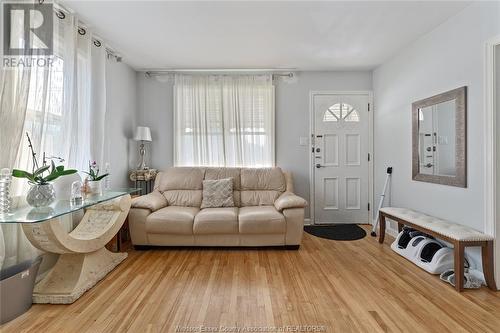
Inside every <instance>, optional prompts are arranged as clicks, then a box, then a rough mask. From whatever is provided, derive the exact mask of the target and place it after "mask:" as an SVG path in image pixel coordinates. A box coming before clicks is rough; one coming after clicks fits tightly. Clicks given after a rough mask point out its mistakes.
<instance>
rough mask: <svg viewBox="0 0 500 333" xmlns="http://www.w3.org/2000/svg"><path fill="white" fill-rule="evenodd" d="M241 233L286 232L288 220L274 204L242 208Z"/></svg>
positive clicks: (240, 215) (240, 213)
mask: <svg viewBox="0 0 500 333" xmlns="http://www.w3.org/2000/svg"><path fill="white" fill-rule="evenodd" d="M238 219H239V230H240V234H284V233H285V232H286V222H285V217H284V216H283V214H281V213H280V212H278V211H277V210H276V208H275V207H274V206H251V207H242V208H240V211H239V214H238Z"/></svg>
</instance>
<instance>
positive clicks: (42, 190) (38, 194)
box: [26, 184, 56, 208]
mask: <svg viewBox="0 0 500 333" xmlns="http://www.w3.org/2000/svg"><path fill="white" fill-rule="evenodd" d="M55 200H56V191H55V190H54V186H53V185H52V184H43V185H40V184H33V185H31V187H30V189H29V191H28V195H27V196H26V201H27V202H28V205H30V206H31V207H37V208H38V207H46V206H49V205H50V204H51V203H53V202H54V201H55Z"/></svg>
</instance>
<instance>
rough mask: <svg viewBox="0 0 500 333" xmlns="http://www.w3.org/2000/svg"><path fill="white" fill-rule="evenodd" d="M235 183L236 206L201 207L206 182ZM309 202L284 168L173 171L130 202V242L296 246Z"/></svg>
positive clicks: (138, 243)
mask: <svg viewBox="0 0 500 333" xmlns="http://www.w3.org/2000/svg"><path fill="white" fill-rule="evenodd" d="M223 178H232V179H233V199H234V204H235V207H225V208H204V209H200V206H201V202H202V194H203V180H204V179H223ZM306 205H307V202H306V201H305V200H304V199H302V198H300V197H298V196H296V195H295V194H293V184H292V177H291V175H290V174H289V173H284V172H282V170H281V169H280V168H265V169H264V168H263V169H255V168H201V167H199V168H198V167H175V168H170V169H168V170H166V171H165V172H160V173H159V174H158V176H157V178H156V180H155V185H154V190H153V192H152V193H150V194H147V195H144V196H141V197H137V198H135V199H133V201H132V209H131V210H130V214H129V227H130V235H131V238H132V244H134V245H135V246H136V247H140V246H141V245H161V246H287V247H289V248H298V247H299V245H300V242H301V239H302V232H303V226H304V207H305V206H306Z"/></svg>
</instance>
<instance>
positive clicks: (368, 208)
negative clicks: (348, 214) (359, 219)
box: [368, 203, 370, 211]
mask: <svg viewBox="0 0 500 333" xmlns="http://www.w3.org/2000/svg"><path fill="white" fill-rule="evenodd" d="M368 211H370V203H368Z"/></svg>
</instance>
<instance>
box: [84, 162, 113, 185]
mask: <svg viewBox="0 0 500 333" xmlns="http://www.w3.org/2000/svg"><path fill="white" fill-rule="evenodd" d="M83 173H85V174H87V175H89V180H90V181H92V182H97V181H99V180H101V179H103V178H105V177H107V176H109V173H105V174H103V175H99V165H97V162H96V161H93V162H92V163H91V162H90V161H89V171H88V172H87V171H83Z"/></svg>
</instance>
